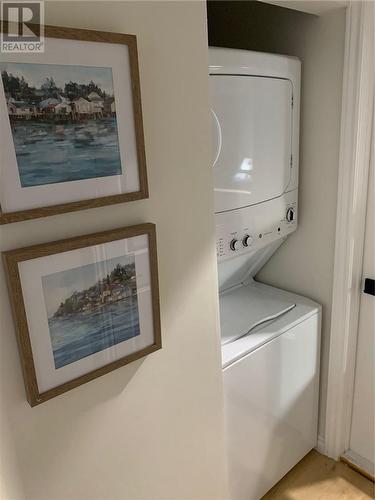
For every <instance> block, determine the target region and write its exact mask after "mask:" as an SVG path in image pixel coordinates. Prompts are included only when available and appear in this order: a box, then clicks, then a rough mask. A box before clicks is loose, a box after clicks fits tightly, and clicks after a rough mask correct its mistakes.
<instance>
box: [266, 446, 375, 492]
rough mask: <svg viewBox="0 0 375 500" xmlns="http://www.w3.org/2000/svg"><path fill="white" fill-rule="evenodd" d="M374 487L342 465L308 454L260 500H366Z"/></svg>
mask: <svg viewBox="0 0 375 500" xmlns="http://www.w3.org/2000/svg"><path fill="white" fill-rule="evenodd" d="M368 498H375V494H374V483H372V482H371V481H370V480H368V479H366V478H365V477H363V476H361V475H360V474H359V473H358V472H356V471H354V470H353V469H351V468H350V467H349V466H347V465H346V464H343V463H342V462H335V461H334V460H331V459H329V458H327V457H324V456H323V455H320V453H318V452H316V451H312V452H310V453H309V454H308V455H306V457H305V458H304V459H303V460H302V461H301V462H299V463H298V464H297V465H296V466H295V467H294V468H293V469H292V470H291V471H290V472H289V473H288V474H287V475H286V476H284V477H283V479H282V480H281V481H279V482H278V483H277V484H276V485H275V486H274V487H273V488H272V490H270V491H269V492H268V493H267V494H266V495H265V496H264V497H263V499H262V500H271V499H272V500H367V499H368Z"/></svg>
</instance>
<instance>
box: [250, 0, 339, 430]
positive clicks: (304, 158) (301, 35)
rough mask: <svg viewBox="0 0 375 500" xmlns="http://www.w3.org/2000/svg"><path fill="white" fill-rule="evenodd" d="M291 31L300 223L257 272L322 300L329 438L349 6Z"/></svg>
mask: <svg viewBox="0 0 375 500" xmlns="http://www.w3.org/2000/svg"><path fill="white" fill-rule="evenodd" d="M284 22H285V21H284ZM284 31H287V32H288V37H287V38H286V39H284V40H283V42H282V43H283V47H284V49H285V48H286V49H287V50H288V52H289V53H294V54H295V55H296V56H298V57H299V58H300V59H301V60H302V89H301V99H302V101H301V136H300V182H299V188H300V190H299V226H298V230H297V231H296V232H295V233H294V234H293V235H292V236H291V237H290V238H289V239H288V240H287V241H286V242H285V243H284V244H283V245H282V246H281V247H280V249H279V250H278V251H277V253H276V254H275V255H274V256H273V257H272V259H271V260H270V261H269V262H268V263H267V265H266V266H265V267H264V268H263V269H262V271H261V272H260V273H259V275H258V277H257V278H258V279H259V280H261V281H264V282H266V283H269V284H272V285H275V286H279V287H280V288H285V289H288V290H291V291H294V292H297V293H300V294H302V295H306V296H308V297H310V298H312V299H314V300H316V301H317V302H319V303H321V304H322V305H323V325H322V358H321V359H322V364H321V394H320V419H319V434H320V435H321V436H322V437H324V423H325V412H326V392H327V372H328V352H329V335H330V324H331V305H332V297H331V295H332V283H333V259H334V242H335V225H336V201H337V176H338V165H339V136H340V118H341V97H342V74H343V57H344V36H345V9H342V8H341V9H337V10H333V11H331V12H328V13H326V14H324V15H323V16H321V17H319V18H316V20H314V21H313V22H308V23H301V24H298V23H293V24H291V25H290V30H288V26H287V24H286V25H285V26H284Z"/></svg>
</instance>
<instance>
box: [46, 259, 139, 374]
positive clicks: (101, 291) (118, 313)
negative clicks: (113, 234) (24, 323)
mask: <svg viewBox="0 0 375 500" xmlns="http://www.w3.org/2000/svg"><path fill="white" fill-rule="evenodd" d="M42 286H43V294H44V301H45V306H46V312H47V317H48V327H49V333H50V338H51V345H52V351H53V358H54V363H55V368H56V369H58V368H61V367H63V366H66V365H68V364H70V363H74V362H75V361H78V360H79V359H82V358H84V357H86V356H90V355H91V354H94V353H96V352H99V351H102V350H104V349H107V348H109V347H112V346H114V345H116V344H119V343H120V342H124V341H125V340H128V339H131V338H133V337H135V336H137V335H139V334H140V326H139V313H138V300H137V280H136V269H135V259H134V255H127V256H123V257H118V258H114V259H110V260H106V261H102V262H98V263H94V264H88V265H85V266H82V267H79V268H74V269H68V270H66V271H60V272H58V273H53V274H50V275H47V276H43V277H42Z"/></svg>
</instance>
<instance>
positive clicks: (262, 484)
mask: <svg viewBox="0 0 375 500" xmlns="http://www.w3.org/2000/svg"><path fill="white" fill-rule="evenodd" d="M209 71H210V92H211V108H212V118H213V141H214V158H213V171H214V188H215V219H216V235H217V242H216V243H217V259H218V272H219V288H220V296H219V301H220V323H221V338H222V362H223V378H224V394H225V419H226V440H227V461H228V478H229V489H230V498H231V500H259V499H260V498H261V497H262V496H263V495H264V494H265V493H266V492H267V491H268V490H269V489H270V488H271V487H272V486H273V485H274V484H275V483H276V482H277V481H279V479H281V478H282V476H283V475H285V474H286V473H287V472H288V470H289V469H291V468H292V467H293V466H294V465H295V464H296V463H297V462H298V461H299V460H300V459H301V458H302V457H303V456H304V455H305V454H306V453H308V451H309V450H311V449H312V448H313V447H314V446H315V445H316V441H317V419H318V395H319V358H320V355H319V350H320V322H321V307H320V306H319V305H318V304H316V303H314V302H312V301H311V300H309V299H306V298H304V297H301V296H298V295H295V294H292V293H289V292H286V291H284V290H279V289H276V288H273V287H270V286H267V285H265V284H262V283H259V282H257V281H255V280H254V276H255V275H256V273H257V272H258V271H259V270H260V269H261V267H262V266H263V265H264V264H265V263H266V262H267V260H268V259H269V258H270V257H271V256H272V254H273V253H274V252H275V250H276V249H277V248H278V247H279V246H280V245H281V244H282V243H283V241H285V239H286V238H287V237H288V236H289V235H290V234H291V233H292V232H293V231H295V230H296V229H297V220H298V147H299V101H300V62H299V61H298V60H297V59H295V58H291V57H285V56H279V55H274V54H265V53H257V52H250V51H243V50H233V49H219V48H210V67H209Z"/></svg>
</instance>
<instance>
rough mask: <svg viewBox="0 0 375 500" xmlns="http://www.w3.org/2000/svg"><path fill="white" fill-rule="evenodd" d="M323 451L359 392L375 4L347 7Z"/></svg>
mask: <svg viewBox="0 0 375 500" xmlns="http://www.w3.org/2000/svg"><path fill="white" fill-rule="evenodd" d="M346 16H347V17H346V35H345V56H344V75H343V98H342V110H341V112H342V115H341V131H340V160H339V176H338V200H337V213H336V236H335V256H334V275H333V290H332V319H331V331H330V350H329V365H328V386H327V411H326V420H325V436H324V450H323V451H325V453H326V454H327V455H328V456H329V457H332V458H334V459H336V460H337V459H338V458H339V457H340V456H341V455H342V454H343V453H344V452H345V451H346V450H347V449H348V448H349V439H350V426H351V415H352V406H353V395H354V377H355V361H356V348H357V335H358V320H359V306H360V297H361V293H362V281H363V279H362V263H363V248H364V236H365V221H366V205H367V191H368V175H369V164H370V149H371V133H372V121H373V113H374V85H375V81H374V80H375V78H374V73H375V67H374V66H375V65H374V58H375V55H374V52H375V51H374V31H375V2H366V1H351V2H350V3H349V5H348V7H347V14H346Z"/></svg>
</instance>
